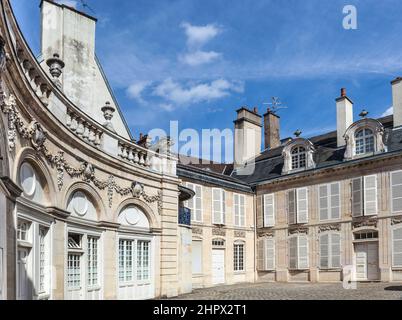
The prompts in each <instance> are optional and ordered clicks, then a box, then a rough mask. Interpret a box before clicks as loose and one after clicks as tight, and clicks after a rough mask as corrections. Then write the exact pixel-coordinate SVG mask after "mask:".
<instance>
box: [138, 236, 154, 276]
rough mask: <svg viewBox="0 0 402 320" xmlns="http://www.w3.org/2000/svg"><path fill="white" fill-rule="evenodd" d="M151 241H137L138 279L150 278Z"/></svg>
mask: <svg viewBox="0 0 402 320" xmlns="http://www.w3.org/2000/svg"><path fill="white" fill-rule="evenodd" d="M150 244H151V243H150V242H149V241H138V242H137V280H139V281H146V280H149V278H150V273H151V272H150V255H149V251H150Z"/></svg>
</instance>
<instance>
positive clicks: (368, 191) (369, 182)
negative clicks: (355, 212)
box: [364, 175, 378, 216]
mask: <svg viewBox="0 0 402 320" xmlns="http://www.w3.org/2000/svg"><path fill="white" fill-rule="evenodd" d="M377 207H378V206H377V176H375V175H374V176H367V177H364V215H365V216H374V215H377V214H378V209H377Z"/></svg>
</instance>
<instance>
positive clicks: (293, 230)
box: [289, 228, 308, 236]
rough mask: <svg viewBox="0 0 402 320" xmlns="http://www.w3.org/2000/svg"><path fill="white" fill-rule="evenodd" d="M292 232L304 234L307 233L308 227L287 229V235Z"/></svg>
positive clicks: (292, 233) (290, 234)
mask: <svg viewBox="0 0 402 320" xmlns="http://www.w3.org/2000/svg"><path fill="white" fill-rule="evenodd" d="M294 234H305V235H308V228H295V229H290V230H289V236H292V235H294Z"/></svg>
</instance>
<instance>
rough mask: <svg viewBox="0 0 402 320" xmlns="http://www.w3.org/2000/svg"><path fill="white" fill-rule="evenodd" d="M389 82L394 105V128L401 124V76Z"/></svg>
mask: <svg viewBox="0 0 402 320" xmlns="http://www.w3.org/2000/svg"><path fill="white" fill-rule="evenodd" d="M391 84H392V101H393V107H394V128H398V127H401V126H402V78H401V77H398V78H396V79H395V80H393V81H392V82H391Z"/></svg>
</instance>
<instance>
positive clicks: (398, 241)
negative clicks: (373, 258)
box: [392, 227, 402, 268]
mask: <svg viewBox="0 0 402 320" xmlns="http://www.w3.org/2000/svg"><path fill="white" fill-rule="evenodd" d="M392 266H393V267H395V268H400V267H402V227H399V228H395V229H394V230H393V234H392Z"/></svg>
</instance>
